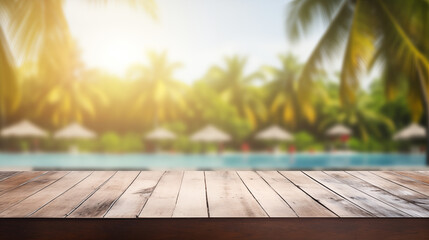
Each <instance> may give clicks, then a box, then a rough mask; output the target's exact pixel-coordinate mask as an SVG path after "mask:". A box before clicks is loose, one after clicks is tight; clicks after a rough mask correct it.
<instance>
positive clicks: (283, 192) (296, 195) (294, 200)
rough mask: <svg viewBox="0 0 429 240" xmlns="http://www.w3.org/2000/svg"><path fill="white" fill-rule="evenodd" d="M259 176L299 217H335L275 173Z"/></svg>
mask: <svg viewBox="0 0 429 240" xmlns="http://www.w3.org/2000/svg"><path fill="white" fill-rule="evenodd" d="M258 173H259V175H260V176H261V177H262V178H264V179H265V181H266V182H267V183H268V184H269V185H270V186H271V187H272V188H273V189H274V190H275V191H276V192H277V193H278V194H279V195H280V196H281V197H282V198H283V199H284V200H285V201H286V202H287V203H288V204H289V206H291V208H292V209H293V210H294V212H295V213H296V214H297V215H298V216H299V217H336V215H335V214H334V213H332V212H331V211H329V210H328V209H327V208H325V207H324V206H322V205H321V204H319V203H318V202H316V201H315V200H314V199H312V198H311V197H310V196H308V195H307V194H306V193H305V192H303V191H301V190H300V189H299V188H297V187H296V186H295V185H294V184H293V183H291V182H290V181H289V180H288V179H286V178H285V177H284V176H282V175H281V174H280V173H278V172H276V171H261V172H258Z"/></svg>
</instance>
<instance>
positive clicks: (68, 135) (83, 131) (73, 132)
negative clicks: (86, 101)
mask: <svg viewBox="0 0 429 240" xmlns="http://www.w3.org/2000/svg"><path fill="white" fill-rule="evenodd" d="M96 136H97V135H96V134H95V132H93V131H91V130H89V129H87V128H85V127H83V126H82V125H80V124H79V123H72V124H70V125H68V126H66V127H64V128H62V129H60V130H58V131H57V132H56V133H55V134H54V138H62V139H92V138H95V137H96Z"/></svg>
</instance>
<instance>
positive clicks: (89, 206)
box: [67, 171, 139, 218]
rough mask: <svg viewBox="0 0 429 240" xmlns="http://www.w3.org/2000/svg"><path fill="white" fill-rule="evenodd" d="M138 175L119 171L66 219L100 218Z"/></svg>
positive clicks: (134, 172) (135, 172) (133, 172)
mask: <svg viewBox="0 0 429 240" xmlns="http://www.w3.org/2000/svg"><path fill="white" fill-rule="evenodd" d="M138 174H139V172H138V171H132V172H131V171H129V172H128V171H120V172H117V173H116V174H115V175H114V176H113V177H112V178H110V179H109V180H108V181H107V182H106V183H105V184H104V185H103V186H102V187H101V188H99V189H98V190H97V191H96V192H95V193H94V194H93V195H92V196H91V197H89V198H88V199H87V200H85V201H84V202H83V203H82V204H81V205H80V206H79V207H78V208H76V209H75V210H74V211H73V212H72V213H71V214H70V215H68V216H67V217H70V218H101V217H103V216H104V215H105V214H106V213H107V211H108V210H109V209H110V207H111V206H112V204H113V203H114V202H115V201H116V200H117V199H118V198H119V197H120V196H121V194H122V193H123V192H124V191H125V190H126V189H127V188H128V186H130V184H131V183H132V182H133V181H134V179H135V178H136V177H137V175H138Z"/></svg>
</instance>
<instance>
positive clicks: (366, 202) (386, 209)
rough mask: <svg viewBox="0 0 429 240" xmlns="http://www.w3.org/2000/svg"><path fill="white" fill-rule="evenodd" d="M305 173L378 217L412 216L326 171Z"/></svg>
mask: <svg viewBox="0 0 429 240" xmlns="http://www.w3.org/2000/svg"><path fill="white" fill-rule="evenodd" d="M305 174H306V175H308V176H310V177H311V178H313V179H314V180H316V181H317V182H319V183H320V184H323V185H324V186H325V187H327V188H329V189H331V191H333V192H335V193H337V194H338V195H340V196H342V197H344V198H346V199H347V200H349V201H350V202H353V203H354V204H356V205H358V206H360V207H361V208H363V209H365V210H366V211H368V212H371V213H373V214H374V215H376V216H377V217H410V215H408V214H406V213H403V212H401V211H398V210H397V209H396V208H394V207H392V206H390V205H388V204H386V203H384V202H381V201H379V200H377V199H375V198H373V197H371V196H369V195H367V194H365V193H363V192H361V191H359V190H357V189H355V188H353V187H351V186H348V185H347V184H344V183H342V182H340V181H339V180H337V179H335V178H334V177H332V176H330V175H328V174H326V173H324V172H320V171H306V172H305Z"/></svg>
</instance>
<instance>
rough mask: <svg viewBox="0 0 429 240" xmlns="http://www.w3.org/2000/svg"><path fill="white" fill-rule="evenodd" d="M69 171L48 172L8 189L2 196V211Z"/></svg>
mask: <svg viewBox="0 0 429 240" xmlns="http://www.w3.org/2000/svg"><path fill="white" fill-rule="evenodd" d="M68 173H69V172H48V173H46V174H43V175H42V176H40V177H38V178H34V179H32V180H30V181H29V182H26V183H25V184H23V185H21V186H19V187H17V188H14V189H12V190H10V191H8V192H7V193H6V194H3V195H2V197H1V198H0V212H3V211H4V210H6V209H8V208H9V207H12V206H14V205H16V204H18V203H20V202H21V201H22V200H24V199H26V198H27V197H29V196H31V195H33V194H34V193H36V192H38V191H40V190H42V189H43V188H45V187H46V186H49V185H50V184H52V183H53V182H55V181H57V180H59V179H61V178H62V177H63V176H64V175H66V174H68Z"/></svg>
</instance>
